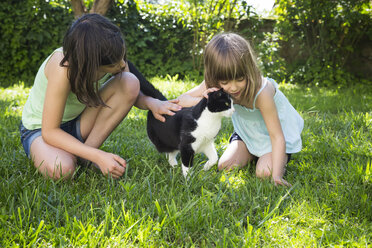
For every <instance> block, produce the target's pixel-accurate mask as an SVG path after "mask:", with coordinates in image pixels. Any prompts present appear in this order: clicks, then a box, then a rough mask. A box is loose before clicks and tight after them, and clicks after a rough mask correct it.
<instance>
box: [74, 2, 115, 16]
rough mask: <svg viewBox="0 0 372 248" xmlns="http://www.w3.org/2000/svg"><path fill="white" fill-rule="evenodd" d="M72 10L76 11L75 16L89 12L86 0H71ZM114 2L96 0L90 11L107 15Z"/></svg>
mask: <svg viewBox="0 0 372 248" xmlns="http://www.w3.org/2000/svg"><path fill="white" fill-rule="evenodd" d="M70 2H71V7H72V11H73V12H74V16H75V18H78V17H80V16H82V15H83V14H85V13H88V10H87V7H86V6H85V3H84V0H70ZM111 4H112V0H94V2H93V7H92V8H91V9H90V10H89V13H97V14H101V15H105V14H106V13H107V11H108V9H109V8H110V6H111Z"/></svg>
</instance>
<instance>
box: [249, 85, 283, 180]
mask: <svg viewBox="0 0 372 248" xmlns="http://www.w3.org/2000/svg"><path fill="white" fill-rule="evenodd" d="M274 94H275V88H273V86H272V85H271V84H269V85H268V86H267V87H265V89H264V90H263V91H262V92H261V94H259V95H258V97H257V100H256V107H257V108H258V109H259V110H260V112H261V114H262V117H263V119H264V121H265V124H266V128H267V130H268V132H269V135H270V139H271V146H272V179H273V181H274V183H275V184H281V185H287V186H289V185H290V184H289V183H288V182H287V181H285V180H284V179H283V175H284V167H285V165H286V163H287V160H286V148H285V139H284V134H283V130H282V127H281V124H280V121H279V116H278V111H277V109H276V106H275V102H274Z"/></svg>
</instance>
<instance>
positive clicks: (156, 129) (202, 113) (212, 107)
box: [147, 89, 234, 177]
mask: <svg viewBox="0 0 372 248" xmlns="http://www.w3.org/2000/svg"><path fill="white" fill-rule="evenodd" d="M233 112H234V107H233V102H232V99H231V97H230V96H229V95H228V94H227V93H226V92H224V91H223V90H222V89H220V90H218V91H214V92H211V93H209V94H208V99H206V98H203V99H202V100H201V101H200V102H199V103H198V104H197V105H195V106H193V107H191V108H183V109H181V110H180V111H178V112H176V114H175V115H173V116H166V121H165V122H161V121H158V120H157V119H155V117H154V116H153V115H152V113H151V111H148V114H147V134H148V136H149V138H150V140H151V141H152V143H153V144H154V145H155V147H156V149H157V150H158V151H159V152H162V153H163V152H165V153H167V155H168V162H169V164H170V165H171V166H172V167H174V166H175V165H177V160H176V156H177V154H178V152H181V160H182V173H183V175H184V176H185V177H186V176H187V172H188V170H189V168H190V167H192V165H193V158H194V155H195V153H201V152H202V153H204V154H205V155H206V156H207V157H208V161H207V163H206V164H205V165H204V170H209V169H210V168H211V167H212V166H213V165H214V164H216V163H217V160H218V155H217V151H216V148H215V147H214V138H215V137H216V136H217V134H218V132H219V130H220V129H221V120H222V118H223V117H231V115H232V114H233Z"/></svg>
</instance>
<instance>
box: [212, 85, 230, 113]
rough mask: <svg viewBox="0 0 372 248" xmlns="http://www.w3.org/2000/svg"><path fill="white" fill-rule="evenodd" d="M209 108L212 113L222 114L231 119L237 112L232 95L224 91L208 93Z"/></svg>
mask: <svg viewBox="0 0 372 248" xmlns="http://www.w3.org/2000/svg"><path fill="white" fill-rule="evenodd" d="M207 107H208V110H209V111H211V112H212V113H222V114H223V116H226V117H231V115H232V114H233V113H234V111H235V109H234V105H233V101H232V99H231V97H230V95H229V94H227V93H226V92H225V91H224V90H223V89H220V90H217V91H213V92H210V93H208V101H207Z"/></svg>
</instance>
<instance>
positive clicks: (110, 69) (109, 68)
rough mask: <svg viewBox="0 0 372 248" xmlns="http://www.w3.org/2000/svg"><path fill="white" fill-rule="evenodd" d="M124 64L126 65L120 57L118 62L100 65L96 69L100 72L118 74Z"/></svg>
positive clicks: (122, 69)
mask: <svg viewBox="0 0 372 248" xmlns="http://www.w3.org/2000/svg"><path fill="white" fill-rule="evenodd" d="M125 65H126V63H125V61H124V59H122V60H120V61H119V62H118V63H115V64H111V65H101V66H100V67H99V69H98V70H99V71H100V72H104V73H111V74H113V75H115V74H118V73H119V72H122V71H124V69H125Z"/></svg>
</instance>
